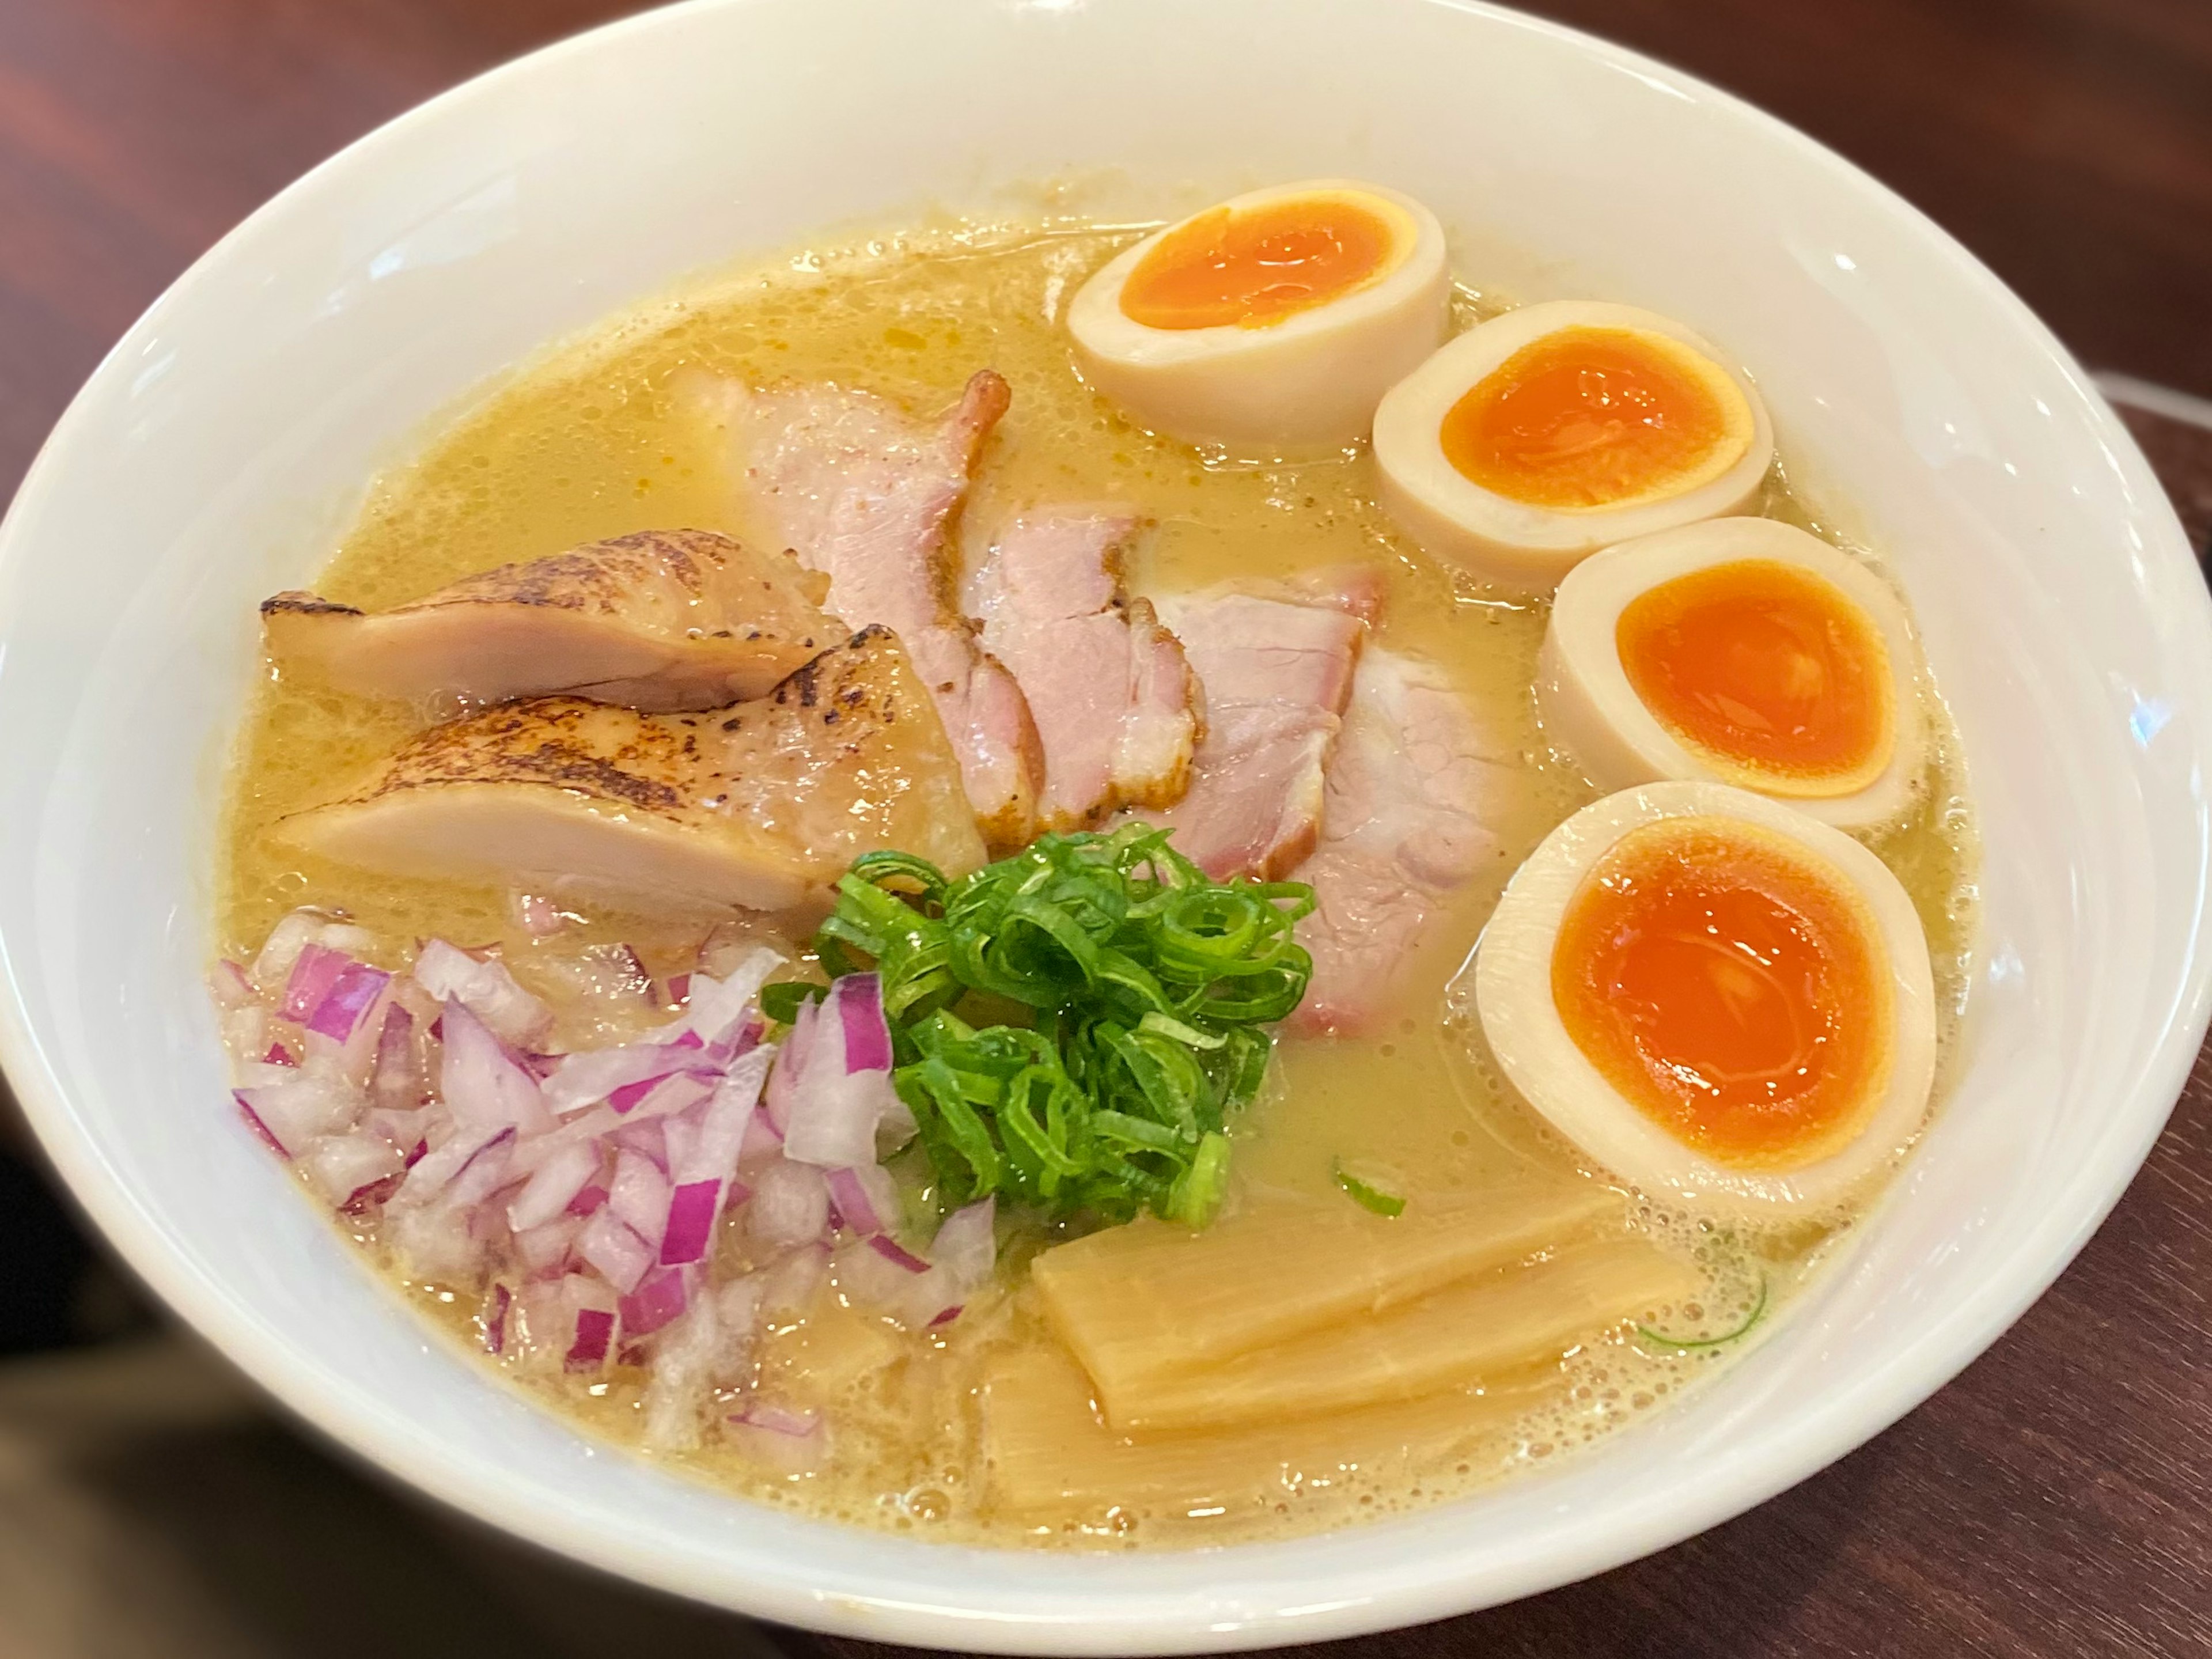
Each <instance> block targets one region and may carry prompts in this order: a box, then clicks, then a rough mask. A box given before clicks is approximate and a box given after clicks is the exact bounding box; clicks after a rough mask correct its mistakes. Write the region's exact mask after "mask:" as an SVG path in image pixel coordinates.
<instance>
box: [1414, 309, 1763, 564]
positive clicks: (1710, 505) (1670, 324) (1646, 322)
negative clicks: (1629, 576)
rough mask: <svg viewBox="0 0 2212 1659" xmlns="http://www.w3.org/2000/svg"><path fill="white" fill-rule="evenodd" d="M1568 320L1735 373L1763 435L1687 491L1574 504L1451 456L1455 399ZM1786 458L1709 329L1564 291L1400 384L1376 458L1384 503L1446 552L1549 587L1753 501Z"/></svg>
mask: <svg viewBox="0 0 2212 1659" xmlns="http://www.w3.org/2000/svg"><path fill="white" fill-rule="evenodd" d="M1567 328H1601V329H1629V330H1635V331H1640V332H1643V333H1647V334H1658V335H1663V336H1664V337H1667V338H1668V339H1670V340H1674V341H1677V342H1679V343H1680V344H1683V345H1686V346H1687V347H1689V348H1690V349H1691V350H1692V351H1695V352H1697V353H1698V354H1699V356H1703V357H1705V359H1706V360H1707V361H1709V362H1711V363H1712V364H1713V365H1714V366H1715V367H1716V368H1719V369H1721V370H1722V371H1723V373H1725V374H1727V375H1728V377H1729V380H1732V381H1734V382H1735V386H1736V389H1737V390H1738V391H1739V392H1741V393H1742V394H1743V397H1744V399H1745V401H1746V403H1747V404H1749V406H1750V409H1751V421H1752V431H1751V441H1750V443H1749V445H1748V446H1747V447H1746V448H1745V450H1744V453H1743V454H1742V455H1741V457H1740V458H1739V459H1737V460H1736V461H1735V464H1734V465H1731V466H1730V467H1729V469H1728V471H1725V472H1723V473H1722V474H1721V475H1720V477H1717V478H1714V479H1712V480H1711V481H1710V482H1709V483H1704V484H1700V485H1699V486H1698V487H1697V488H1695V489H1689V490H1686V491H1684V492H1683V493H1681V494H1680V495H1668V496H1663V497H1662V498H1661V499H1659V500H1657V501H1638V502H1634V503H1632V504H1629V505H1626V506H1622V507H1593V508H1588V509H1576V510H1570V509H1565V508H1560V507H1538V506H1534V505H1533V504H1531V503H1529V502H1527V501H1514V500H1513V499H1511V498H1510V496H1505V495H1499V494H1498V493H1497V492H1496V491H1495V490H1491V489H1484V488H1483V487H1482V486H1481V485H1480V484H1479V483H1475V482H1474V480H1473V479H1471V478H1469V477H1467V476H1466V475H1465V474H1463V473H1462V472H1461V471H1460V470H1459V469H1458V468H1457V467H1455V466H1454V465H1452V464H1451V462H1450V461H1449V459H1447V458H1446V456H1445V454H1444V449H1443V437H1442V431H1443V421H1444V416H1446V415H1448V414H1449V413H1450V411H1451V409H1452V406H1453V405H1454V404H1456V403H1458V402H1459V400H1460V399H1461V398H1463V397H1465V396H1466V395H1467V393H1468V392H1469V391H1471V390H1473V389H1474V386H1477V385H1479V384H1480V382H1481V381H1482V380H1485V379H1486V378H1487V377H1488V376H1489V375H1490V374H1491V373H1492V371H1493V370H1495V369H1496V368H1498V366H1499V365H1500V364H1502V363H1504V362H1505V360H1506V359H1507V358H1509V357H1510V356H1512V355H1513V354H1514V353H1515V352H1516V351H1518V350H1520V349H1522V347H1523V346H1527V345H1531V344H1533V343H1535V342H1536V341H1538V340H1541V339H1542V338H1543V337H1545V336H1546V335H1547V334H1556V333H1558V332H1559V331H1560V330H1562V329H1567ZM1773 459H1774V429H1773V427H1772V424H1771V422H1769V420H1768V418H1767V414H1766V405H1765V404H1764V403H1762V402H1761V401H1760V399H1759V392H1758V390H1757V388H1756V387H1754V386H1753V385H1752V383H1751V381H1750V380H1748V379H1747V378H1746V377H1745V375H1744V374H1743V373H1742V371H1741V370H1740V369H1738V368H1735V367H1734V366H1732V365H1731V364H1729V362H1728V361H1727V360H1726V359H1725V358H1723V356H1721V354H1720V352H1719V350H1718V349H1717V348H1716V347H1714V346H1713V345H1712V344H1711V343H1710V342H1708V341H1706V340H1705V338H1703V337H1701V336H1699V335H1698V334H1695V333H1693V332H1692V331H1690V330H1689V329H1686V328H1685V327H1683V326H1682V325H1681V324H1680V323H1678V322H1675V321H1674V320H1673V319H1670V318H1666V317H1662V316H1660V315H1659V314H1658V313H1656V312H1650V311H1642V310H1638V308H1637V307H1634V306H1620V305H1609V304H1605V303H1602V302H1600V301H1589V300H1557V301H1549V302H1547V303H1545V304H1542V305H1532V306H1523V307H1522V308H1521V309H1520V310H1518V311H1509V312H1507V313H1505V314H1504V316H1502V317H1493V318H1492V319H1490V320H1489V321H1488V322H1486V323H1479V324H1477V325H1475V326H1474V327H1473V328H1471V329H1469V330H1468V331H1467V332H1466V333H1464V334H1462V335H1461V336H1460V337H1458V338H1457V339H1455V340H1454V341H1452V342H1451V343H1449V344H1448V345H1446V346H1445V347H1444V348H1443V349H1442V350H1440V351H1438V352H1437V353H1436V355H1435V356H1431V358H1430V359H1429V360H1428V361H1427V362H1425V363H1423V364H1422V365H1421V366H1420V367H1419V368H1417V369H1415V370H1414V371H1413V373H1412V374H1409V375H1407V377H1406V378H1405V379H1404V380H1401V381H1400V382H1399V383H1398V384H1397V385H1396V386H1393V387H1391V388H1390V391H1389V394H1388V395H1387V396H1385V397H1384V398H1383V402H1382V404H1381V406H1380V407H1379V408H1377V409H1376V411H1375V463H1376V471H1377V473H1378V474H1379V491H1378V493H1379V494H1380V496H1381V499H1382V502H1383V507H1384V509H1385V510H1386V511H1388V512H1389V514H1390V516H1391V517H1392V518H1394V519H1395V520H1397V521H1398V523H1399V524H1400V525H1401V526H1404V528H1405V529H1406V531H1407V533H1408V534H1410V535H1411V536H1412V537H1413V539H1414V540H1415V541H1417V542H1419V544H1421V547H1422V548H1423V550H1425V551H1426V552H1428V553H1429V554H1431V556H1434V557H1437V558H1439V559H1442V560H1444V561H1446V562H1449V563H1452V564H1455V565H1459V566H1461V567H1462V568H1465V569H1467V570H1468V571H1470V572H1472V573H1473V574H1475V575H1477V576H1480V577H1481V578H1482V579H1483V580H1486V581H1488V582H1490V583H1492V585H1494V586H1497V587H1498V588H1500V589H1503V590H1504V591H1506V592H1516V593H1530V594H1540V593H1548V592H1551V591H1552V589H1553V588H1554V587H1556V586H1558V585H1559V580H1560V578H1562V577H1563V576H1565V574H1567V572H1568V571H1570V570H1571V569H1573V568H1574V567H1575V566H1576V565H1577V563H1579V562H1581V561H1582V560H1583V558H1584V557H1586V556H1588V555H1589V554H1590V553H1593V552H1595V550H1597V549H1599V548H1601V547H1606V546H1609V545H1610V544H1613V543H1614V542H1619V541H1625V540H1627V539H1628V538H1631V537H1634V536H1645V535H1650V534H1651V533H1653V532H1656V531H1661V530H1671V529H1673V528H1674V526H1677V525H1685V524H1693V523H1695V522H1697V521H1698V520H1700V519H1712V518H1718V517H1720V516H1721V515H1722V514H1723V513H1735V512H1739V511H1741V509H1742V508H1743V507H1744V506H1745V505H1746V504H1747V502H1749V501H1751V499H1752V497H1753V496H1754V495H1757V494H1758V492H1759V484H1760V483H1761V482H1762V481H1763V480H1764V479H1765V477H1766V470H1767V468H1768V467H1769V466H1770V465H1771V464H1772V462H1773Z"/></svg>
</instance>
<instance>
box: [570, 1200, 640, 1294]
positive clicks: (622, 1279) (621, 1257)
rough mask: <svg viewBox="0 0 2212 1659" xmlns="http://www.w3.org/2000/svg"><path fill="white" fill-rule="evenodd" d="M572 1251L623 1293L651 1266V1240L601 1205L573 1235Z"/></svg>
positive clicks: (630, 1289) (611, 1210) (632, 1288)
mask: <svg viewBox="0 0 2212 1659" xmlns="http://www.w3.org/2000/svg"><path fill="white" fill-rule="evenodd" d="M576 1254H577V1255H580V1256H581V1257H583V1259H584V1260H585V1261H588V1262H589V1263H591V1265H592V1267H593V1269H594V1270H596V1271H597V1272H598V1273H599V1277H600V1278H602V1279H605V1280H606V1281H607V1283H608V1284H610V1285H613V1286H614V1288H615V1289H616V1290H617V1291H621V1292H623V1293H627V1292H629V1291H632V1290H634V1289H635V1288H636V1286H637V1283H638V1281H639V1280H640V1279H643V1278H644V1277H645V1275H646V1271H647V1269H648V1268H649V1267H652V1266H653V1254H654V1251H653V1243H652V1242H651V1241H650V1240H648V1239H647V1238H645V1237H642V1236H641V1235H640V1233H639V1232H638V1231H637V1230H636V1229H635V1227H632V1226H631V1225H629V1223H628V1222H626V1221H624V1220H623V1218H621V1217H620V1216H618V1215H617V1214H616V1213H615V1212H614V1210H613V1208H612V1206H602V1207H601V1208H599V1210H597V1211H595V1212H593V1213H592V1218H591V1219H590V1220H589V1221H587V1222H586V1223H585V1224H584V1228H583V1231H581V1232H580V1233H578V1234H577V1235H576Z"/></svg>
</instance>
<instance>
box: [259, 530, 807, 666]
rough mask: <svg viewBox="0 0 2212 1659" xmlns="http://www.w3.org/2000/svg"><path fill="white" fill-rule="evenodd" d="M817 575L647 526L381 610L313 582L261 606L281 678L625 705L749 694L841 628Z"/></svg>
mask: <svg viewBox="0 0 2212 1659" xmlns="http://www.w3.org/2000/svg"><path fill="white" fill-rule="evenodd" d="M822 590H823V580H822V578H821V577H820V576H819V575H817V574H814V573H812V572H811V571H809V570H807V569H806V568H804V567H803V566H802V565H800V564H799V562H798V561H797V560H795V559H793V557H792V556H790V555H789V554H787V553H785V552H782V551H781V550H779V551H776V552H772V553H760V552H757V551H755V550H753V549H751V548H750V547H747V546H745V545H744V544H740V543H738V542H736V541H733V540H732V539H731V538H729V537H727V536H723V535H718V534H716V533H715V532H713V531H710V530H647V531H641V532H639V533H637V534H636V535H634V536H620V537H617V538H615V539H614V540H612V541H605V542H593V543H592V544H590V545H588V546H585V547H578V548H573V549H571V550H569V551H568V552H566V553H556V554H554V555H552V556H550V557H547V558H543V559H532V560H530V561H529V562H526V563H522V564H506V565H501V566H500V567H499V568H497V569H495V570H487V571H484V572H483V573H482V574H478V575H474V576H466V577H464V578H463V579H462V580H459V581H457V582H454V583H453V584H452V585H451V586H447V587H441V588H440V589H439V590H438V591H437V592H435V593H432V594H430V595H428V597H426V598H423V599H416V600H415V601H413V602H412V603H411V604H408V605H398V606H396V607H394V608H393V609H392V610H390V611H356V610H355V609H354V608H353V607H352V606H350V605H333V604H331V602H330V601H329V600H327V599H319V598H318V597H317V596H316V595H314V594H313V593H299V592H293V593H279V594H277V595H276V597H275V598H274V599H266V600H264V601H263V602H262V605H261V628H262V635H263V638H264V641H266V643H267V646H268V649H269V654H270V658H271V659H273V660H274V661H275V662H276V665H278V667H280V668H281V669H283V671H285V672H286V673H288V674H298V675H301V676H303V677H306V678H313V679H316V680H319V681H321V682H322V683H324V684H328V685H331V686H334V687H336V688H337V690H341V691H350V692H355V693H357V694H359V695H362V696H373V697H396V698H404V699H406V700H408V701H410V702H419V701H422V700H424V699H428V698H433V697H441V696H459V697H463V698H466V699H467V700H468V701H470V702H477V703H486V702H504V701H505V700H506V699H507V698H510V697H529V696H543V695H544V694H545V693H547V692H553V691H563V692H568V693H572V694H573V695H574V696H581V697H590V698H592V699H593V700H594V701H597V702H619V703H627V704H628V705H629V706H630V707H631V708H649V709H672V708H720V707H721V706H722V705H723V704H724V703H727V702H735V701H738V699H741V698H745V697H757V696H760V695H762V693H763V692H765V691H767V690H769V688H770V687H772V686H773V685H775V683H776V682H777V681H779V680H781V679H782V678H784V676H786V675H787V674H789V673H791V672H792V671H793V670H794V669H797V668H798V667H799V666H800V665H802V664H804V663H805V662H807V661H808V660H810V659H811V658H813V657H814V656H815V655H816V654H817V653H819V652H820V651H821V650H822V648H823V647H824V646H825V645H827V644H829V642H830V641H832V640H834V639H837V638H839V637H842V635H844V634H845V633H847V632H848V631H849V630H847V629H841V628H839V627H838V626H837V625H836V623H832V622H831V621H830V620H829V618H828V617H825V616H824V615H823V612H822V610H821V607H820V605H819V604H818V601H819V599H820V598H821V596H822Z"/></svg>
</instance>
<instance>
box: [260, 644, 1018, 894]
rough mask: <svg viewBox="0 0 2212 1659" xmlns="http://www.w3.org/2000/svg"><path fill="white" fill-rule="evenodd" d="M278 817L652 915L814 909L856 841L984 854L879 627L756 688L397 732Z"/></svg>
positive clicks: (314, 840) (904, 666) (938, 855)
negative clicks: (317, 801)
mask: <svg viewBox="0 0 2212 1659" xmlns="http://www.w3.org/2000/svg"><path fill="white" fill-rule="evenodd" d="M283 828H284V831H285V833H287V834H289V836H291V837H292V838H293V839H294V840H295V842H298V843H299V844H301V846H303V847H306V848H309V849H311V850H313V851H314V852H316V853H319V854H323V855H325V856H326V857H329V858H333V859H337V860H343V861H344V862H347V863H351V864H358V865H365V866H370V867H372V868H375V869H380V870H387V871H391V872H393V873H395V874H399V875H405V876H418V877H429V878H446V879H462V880H470V881H479V882H483V883H485V884H502V885H508V886H513V887H520V888H523V889H526V890H529V891H532V892H536V893H544V894H546V895H548V896H554V897H561V896H574V897H575V898H577V899H580V900H586V901H595V902H599V903H603V904H606V905H610V906H612V907H614V908H620V909H628V910H633V911H641V912H645V913H647V914H655V915H709V916H711V915H727V914H730V913H732V912H734V911H738V910H773V911H799V912H810V911H820V910H823V909H825V908H827V907H828V905H829V898H830V889H831V885H832V884H834V883H835V882H836V879H837V878H838V877H839V876H840V875H842V873H843V872H844V871H845V869H846V867H847V866H848V865H850V864H851V863H852V861H853V860H854V859H855V858H857V857H859V856H860V854H863V853H866V852H871V851H873V850H875V849H877V848H892V847H895V848H903V849H905V850H906V851H908V852H913V853H919V854H921V855H922V856H924V857H925V858H927V859H929V860H932V861H933V862H934V863H936V864H937V865H938V866H939V867H940V868H942V869H943V870H945V872H946V873H947V874H952V875H957V874H962V873H964V872H967V871H969V870H972V869H975V867H976V866H979V865H981V863H982V862H983V856H984V852H983V843H982V841H981V837H980V836H978V835H977V834H976V832H975V824H974V821H973V819H972V818H971V817H970V816H969V811H968V810H967V803H966V799H965V796H964V794H963V790H962V787H961V783H960V769H959V763H958V762H957V760H955V758H954V757H953V754H952V750H951V745H950V744H949V743H948V742H947V741H946V739H945V729H944V726H943V725H942V723H941V722H940V721H939V720H938V717H937V711H936V709H935V708H934V706H933V703H932V702H931V699H930V697H929V696H928V695H927V692H926V691H924V690H923V689H922V687H921V682H920V681H919V680H918V679H917V678H916V677H915V671H914V669H913V666H912V665H911V664H910V663H909V662H908V659H907V656H906V653H905V652H904V651H903V650H902V649H901V648H900V647H899V644H898V642H897V641H896V639H895V638H893V637H892V636H891V635H890V634H889V633H888V632H887V631H885V630H884V629H867V630H866V631H865V632H863V633H861V634H859V635H855V636H854V638H853V639H852V640H851V641H849V642H848V643H846V644H844V645H841V646H837V647H834V648H832V649H830V650H829V651H825V652H823V653H822V654H821V655H820V656H819V657H817V658H816V659H814V660H813V661H812V662H810V663H808V664H807V665H805V667H803V668H801V669H800V670H799V671H798V672H797V673H794V674H793V675H791V676H790V677H789V678H787V679H785V680H784V681H783V682H782V683H781V684H778V685H777V686H776V687H775V689H774V690H772V691H771V692H770V693H769V695H768V696H765V697H762V698H759V699H757V700H756V701H753V702H743V703H738V704H734V705H732V706H731V707H727V708H715V709H709V710H706V711H702V712H697V713H684V714H647V713H641V712H640V711H638V710H635V709H631V708H618V707H614V706H611V705H609V704H605V703H599V702H589V701H586V699H583V698H581V697H569V696H562V697H538V698H532V699H530V700H528V701H526V702H513V703H506V704H502V705H501V706H499V707H496V708H489V709H485V710H483V711H481V712H479V713H477V714H470V715H467V716H465V717H464V718H462V719H460V720H451V721H448V722H447V723H446V724H444V725H442V726H435V727H433V728H432V729H431V730H429V731H428V732H423V733H422V734H421V735H420V736H419V737H416V738H413V739H412V740H410V742H408V743H406V744H403V745H401V747H400V748H399V749H398V750H396V751H394V752H393V753H392V755H391V756H389V757H386V759H385V760H384V761H383V762H381V763H380V764H379V765H378V766H377V767H376V769H375V770H374V772H372V773H371V774H370V775H368V777H366V778H364V779H362V781H360V782H359V783H358V784H357V785H356V786H355V787H353V788H352V789H351V790H349V792H348V793H346V794H345V795H344V796H343V797H342V798H340V799H337V800H334V801H331V803H329V804H328V805H322V806H318V807H314V808H313V809H310V810H309V811H304V812H300V813H296V814H295V815H294V816H293V817H290V818H289V819H287V820H285V821H284V826H283Z"/></svg>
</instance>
